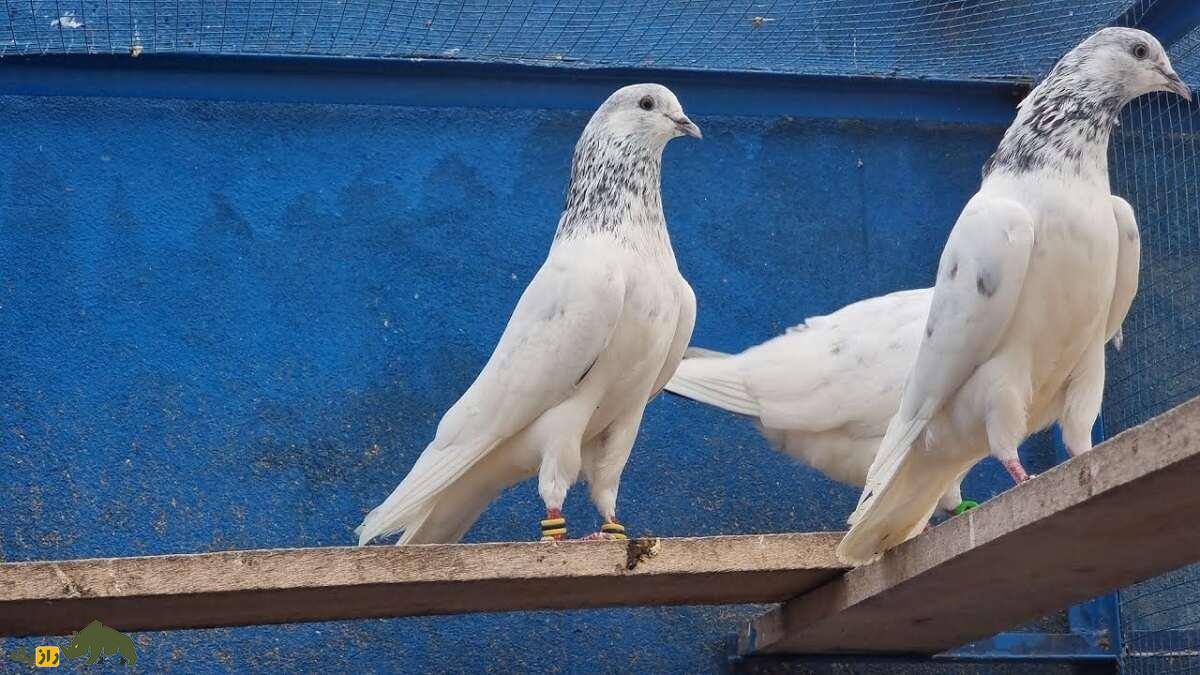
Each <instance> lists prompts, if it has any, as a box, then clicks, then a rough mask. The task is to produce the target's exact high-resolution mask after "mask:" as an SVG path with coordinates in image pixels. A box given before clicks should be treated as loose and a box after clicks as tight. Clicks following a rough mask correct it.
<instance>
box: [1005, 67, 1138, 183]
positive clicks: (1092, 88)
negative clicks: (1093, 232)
mask: <svg viewBox="0 0 1200 675" xmlns="http://www.w3.org/2000/svg"><path fill="white" fill-rule="evenodd" d="M1126 102H1127V99H1126V97H1125V96H1124V94H1123V92H1122V91H1121V90H1120V89H1119V88H1116V87H1114V86H1113V85H1112V83H1111V82H1099V81H1096V80H1094V79H1090V78H1087V77H1085V76H1083V75H1082V74H1081V73H1080V71H1079V69H1078V64H1075V63H1071V62H1067V61H1064V62H1062V63H1059V64H1058V66H1056V67H1055V68H1054V70H1053V71H1052V72H1051V73H1050V75H1049V76H1048V77H1047V78H1046V79H1045V80H1044V81H1043V82H1042V83H1041V84H1039V85H1038V86H1037V87H1036V88H1034V90H1033V91H1031V92H1030V93H1029V95H1028V96H1026V97H1025V100H1023V101H1021V105H1020V106H1019V107H1018V112H1017V118H1016V120H1015V121H1014V122H1013V124H1012V126H1010V127H1009V128H1008V131H1007V132H1005V134H1004V139H1003V140H1002V141H1000V146H999V147H998V148H997V149H996V152H995V153H993V154H992V157H991V159H989V160H988V162H987V164H986V165H984V167H983V177H984V178H985V179H986V178H987V177H988V176H989V175H991V174H992V173H1010V174H1021V173H1031V172H1054V173H1058V174H1065V175H1071V176H1075V177H1080V178H1084V179H1088V180H1092V181H1095V182H1102V183H1103V184H1104V185H1105V186H1107V182H1108V140H1109V137H1110V136H1111V134H1112V130H1113V127H1114V126H1116V124H1117V115H1118V113H1120V111H1121V108H1122V107H1123V106H1124V105H1125V103H1126Z"/></svg>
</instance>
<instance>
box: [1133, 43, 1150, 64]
mask: <svg viewBox="0 0 1200 675" xmlns="http://www.w3.org/2000/svg"><path fill="white" fill-rule="evenodd" d="M1129 53H1130V54H1133V58H1135V59H1137V60H1139V61H1141V60H1142V59H1144V58H1146V57H1147V56H1150V48H1149V47H1147V46H1146V43H1144V42H1139V43H1137V44H1136V45H1134V46H1133V49H1131V50H1129Z"/></svg>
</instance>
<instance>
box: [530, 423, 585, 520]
mask: <svg viewBox="0 0 1200 675" xmlns="http://www.w3.org/2000/svg"><path fill="white" fill-rule="evenodd" d="M546 447H547V452H546V453H545V454H543V455H542V466H541V469H539V471H538V494H539V495H541V497H542V501H543V502H545V504H546V518H545V520H543V521H542V522H541V526H542V541H561V540H563V539H565V538H566V536H567V519H566V518H564V517H563V512H562V507H563V502H564V501H566V498H567V490H568V489H570V487H571V484H572V483H574V482H575V479H576V478H577V477H578V476H579V441H577V440H576V441H574V442H570V441H568V442H563V443H548V444H547V445H546Z"/></svg>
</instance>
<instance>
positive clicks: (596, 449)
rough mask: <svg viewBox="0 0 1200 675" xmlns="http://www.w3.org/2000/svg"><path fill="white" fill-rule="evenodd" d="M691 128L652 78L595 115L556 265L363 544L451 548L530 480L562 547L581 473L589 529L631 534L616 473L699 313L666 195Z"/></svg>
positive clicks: (582, 147) (548, 265) (575, 168)
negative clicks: (594, 514) (672, 233)
mask: <svg viewBox="0 0 1200 675" xmlns="http://www.w3.org/2000/svg"><path fill="white" fill-rule="evenodd" d="M682 135H688V136H692V137H695V138H700V137H701V135H700V129H699V128H698V127H697V126H696V125H695V124H693V123H692V121H691V120H689V119H688V118H687V116H686V115H684V113H683V109H682V107H680V105H679V101H678V100H677V99H676V98H675V95H674V94H673V93H671V91H670V90H669V89H667V88H666V87H663V86H661V85H657V84H639V85H633V86H629V87H624V88H622V89H619V90H617V91H616V92H615V93H614V94H613V95H612V96H610V97H609V98H608V100H607V101H605V102H604V104H603V105H601V106H600V108H599V109H598V110H597V111H596V113H595V114H594V115H592V118H591V120H590V121H589V122H588V124H587V127H586V128H585V129H584V130H583V135H582V136H581V137H580V139H579V142H578V144H577V145H576V146H575V156H574V159H573V161H572V164H571V183H570V186H569V187H568V188H567V201H566V206H565V207H564V208H563V213H562V216H561V217H560V219H559V221H558V230H557V231H556V232H555V235H554V243H553V244H552V245H551V247H550V254H549V256H548V257H547V259H546V262H545V263H544V264H543V265H542V268H541V269H540V270H538V273H537V274H536V275H535V276H534V278H533V280H532V281H531V282H530V284H529V287H528V288H526V289H525V293H524V294H523V295H522V296H521V299H520V301H519V302H518V303H517V308H516V310H514V312H513V315H512V318H511V319H509V322H508V326H507V327H506V328H505V329H504V334H503V335H501V336H500V342H499V344H498V345H497V346H496V350H495V351H494V352H493V353H492V357H491V358H490V359H489V360H488V362H487V365H485V366H484V368H483V372H481V373H480V374H479V376H478V377H477V378H476V379H475V382H474V383H473V384H472V385H471V387H470V388H469V389H467V392H466V393H465V394H463V395H462V398H460V399H459V400H458V401H457V402H456V403H455V404H454V406H453V407H451V408H450V410H449V411H447V412H446V414H445V416H444V417H442V420H441V423H439V424H438V429H437V434H436V435H435V437H434V439H433V442H432V443H430V444H429V445H428V446H427V447H426V448H425V451H424V452H422V453H421V456H420V457H418V458H417V462H416V464H415V465H414V466H413V468H412V470H410V471H409V473H408V475H407V476H405V478H404V480H403V481H402V482H401V483H400V485H399V486H398V487H397V488H396V489H395V490H394V491H393V492H392V494H391V496H389V497H388V498H387V500H385V501H384V502H383V503H382V504H380V505H379V506H377V507H376V508H375V509H374V510H372V511H371V512H370V513H368V514H367V517H366V519H365V520H363V523H362V525H361V526H360V527H359V528H358V534H359V545H363V544H366V543H367V542H369V541H371V540H372V539H375V538H376V537H382V536H388V535H391V534H395V533H397V532H403V535H402V536H401V537H400V540H399V543H400V544H426V543H449V542H456V541H458V540H459V539H461V538H462V536H463V534H465V533H466V531H467V530H468V529H469V528H470V527H471V525H472V524H473V523H474V522H475V520H476V519H477V518H478V517H479V514H480V513H482V512H483V509H484V508H486V507H487V505H488V504H489V503H490V502H491V501H492V500H493V499H495V498H496V496H497V495H498V494H499V493H500V492H501V491H502V490H504V489H505V488H507V487H509V486H511V485H513V484H515V483H517V482H519V481H521V480H524V479H525V478H529V477H531V476H534V475H536V476H538V491H539V493H540V494H541V497H542V500H543V501H545V504H546V513H547V518H546V520H543V521H542V535H543V537H542V538H543V539H561V538H563V536H565V534H566V520H565V518H563V516H562V505H563V500H564V499H565V497H566V494H567V489H568V488H570V487H571V485H572V484H573V483H574V482H575V481H576V478H577V477H578V476H579V473H580V471H581V470H582V472H583V476H584V477H585V478H586V479H587V481H588V483H589V485H590V487H591V496H592V501H593V502H594V503H595V505H596V508H597V509H598V510H599V511H600V515H601V517H602V518H603V519H604V526H603V527H602V528H601V533H600V534H597V535H594V536H597V537H604V538H624V528H622V527H621V526H620V524H619V523H617V520H616V515H617V514H616V502H617V488H618V487H619V483H620V479H621V472H622V471H623V469H624V468H625V462H626V460H627V459H628V458H629V453H630V451H631V449H632V448H633V443H634V439H635V437H636V436H637V431H638V427H639V426H640V424H641V420H642V412H643V410H645V407H646V403H647V402H648V401H649V400H650V399H651V398H652V397H654V395H655V394H657V393H658V391H659V390H660V389H662V386H663V385H664V384H665V383H666V381H667V380H668V379H669V378H670V377H671V373H673V372H674V371H675V367H676V366H677V365H678V364H679V361H680V359H681V358H682V357H683V351H684V349H685V348H686V347H687V344H688V340H689V339H690V338H691V335H692V326H693V325H694V324H695V319H696V298H695V295H694V294H693V293H692V289H691V287H690V286H689V285H688V283H687V282H686V281H685V280H684V279H683V277H682V276H681V275H680V273H679V268H678V267H677V266H676V263H675V254H674V252H673V250H672V249H671V241H670V238H669V237H668V235H667V224H666V220H665V218H664V216H663V210H662V195H661V190H660V177H661V166H662V152H663V148H664V147H665V146H666V144H667V142H668V141H670V140H671V139H672V138H675V137H677V136H682Z"/></svg>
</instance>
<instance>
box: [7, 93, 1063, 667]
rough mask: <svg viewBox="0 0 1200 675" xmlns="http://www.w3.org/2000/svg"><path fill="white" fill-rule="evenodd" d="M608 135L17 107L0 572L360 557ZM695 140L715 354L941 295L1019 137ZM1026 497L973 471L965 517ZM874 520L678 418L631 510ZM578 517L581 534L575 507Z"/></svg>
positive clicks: (441, 652)
mask: <svg viewBox="0 0 1200 675" xmlns="http://www.w3.org/2000/svg"><path fill="white" fill-rule="evenodd" d="M601 98H602V97H600V98H597V99H596V100H595V101H594V103H597V104H598V103H599V102H600V100H601ZM683 103H684V106H685V108H686V107H689V101H688V99H687V98H686V96H684V97H683ZM751 107H752V106H749V105H748V106H747V108H751ZM588 114H589V113H588V112H586V111H578V110H562V109H557V110H544V109H523V108H521V107H519V106H517V107H510V108H508V109H499V108H483V109H476V108H462V107H459V108H418V107H393V106H377V105H336V104H303V103H295V102H286V103H271V102H258V103H255V102H216V101H187V100H177V99H176V100H161V99H130V98H72V97H69V96H51V97H28V96H4V97H0V116H2V118H3V122H4V124H3V130H2V131H0V472H2V473H3V475H4V480H3V484H2V486H0V503H2V504H3V505H4V506H3V509H2V510H0V553H2V554H3V557H4V559H5V560H9V561H14V560H33V559H51V558H75V557H85V556H117V555H136V554H153V553H169V552H184V551H211V550H224V549H233V548H262V547H280V546H321V545H334V544H348V543H351V542H352V541H353V537H352V529H353V527H354V526H356V525H357V524H358V522H359V521H360V519H361V517H362V515H363V513H364V512H365V511H366V510H368V509H369V508H371V507H372V506H374V505H375V504H376V503H377V502H378V501H379V500H380V499H382V498H383V497H384V496H386V494H387V493H388V491H389V490H390V489H391V488H392V487H393V486H394V484H395V483H396V482H397V481H398V480H399V479H400V478H401V477H402V476H403V474H404V473H405V471H406V470H407V468H408V467H409V465H410V464H411V462H412V461H413V460H414V458H415V457H416V456H417V454H418V453H419V452H420V450H421V449H422V447H423V446H424V445H425V443H426V442H427V441H428V439H429V438H430V436H431V435H432V433H433V430H434V428H435V425H436V423H437V420H438V418H439V415H440V413H441V412H442V411H443V410H444V409H445V408H446V407H447V406H448V405H449V404H450V403H451V402H453V400H454V399H455V398H456V397H457V396H458V394H459V393H460V392H461V391H462V390H463V389H464V388H465V387H466V386H467V385H468V384H469V383H470V381H471V380H472V378H473V377H474V375H475V373H476V372H477V370H478V369H479V368H480V367H481V366H482V364H483V363H484V361H485V360H486V358H487V356H488V354H489V353H490V350H491V347H492V345H493V343H494V341H495V339H496V338H497V336H498V335H499V333H500V331H501V329H502V328H503V326H504V324H505V322H506V320H507V318H508V313H509V311H510V309H511V307H512V306H513V304H514V303H515V301H516V299H517V297H518V296H519V294H520V292H521V291H522V289H523V288H524V286H525V284H526V283H527V282H528V281H529V279H530V277H531V275H532V274H533V273H534V271H535V270H536V269H537V267H538V266H539V264H540V263H541V260H542V258H543V256H544V253H545V250H546V248H547V246H548V244H549V241H550V239H551V236H552V234H553V230H554V226H555V222H556V218H557V214H558V209H559V208H560V206H561V202H562V195H563V191H564V187H565V184H566V175H567V169H568V166H569V162H570V154H571V150H572V147H573V144H574V142H575V139H576V137H577V136H578V134H579V132H580V131H581V130H582V128H583V126H584V124H585V122H586V120H587V117H588ZM694 117H695V118H696V119H697V121H698V123H699V124H700V125H701V126H702V128H703V129H704V132H705V140H704V141H703V142H692V141H689V140H688V139H681V140H677V141H675V142H673V143H672V144H671V145H670V146H669V148H668V150H667V152H666V156H665V160H664V161H665V168H664V178H663V190H664V200H665V205H666V211H667V216H668V220H669V223H670V226H671V233H672V237H673V241H674V245H675V249H676V253H677V256H678V258H679V262H680V267H681V268H682V270H683V272H684V274H685V275H686V276H687V277H688V278H689V280H690V281H691V282H692V285H693V286H694V288H695V290H696V294H697V296H698V298H699V308H700V310H699V311H700V315H699V321H698V323H697V327H696V333H695V339H694V342H695V343H697V344H701V345H704V346H708V347H713V348H720V349H739V348H742V347H745V346H748V345H750V344H753V343H755V342H758V341H761V340H763V339H766V338H768V337H770V336H772V335H775V334H777V333H779V332H780V331H782V330H783V329H784V328H785V327H786V326H788V325H791V324H794V323H797V322H799V321H800V320H802V319H803V318H804V317H806V316H808V315H811V314H814V313H820V312H827V311H830V310H833V309H836V308H838V307H840V306H842V305H843V304H845V303H847V302H851V301H853V300H857V299H860V298H863V297H866V296H869V295H874V294H879V293H884V292H887V291H891V290H895V289H898V288H907V287H916V286H920V285H925V284H929V283H931V281H932V279H933V274H934V269H935V266H936V260H937V257H938V254H939V253H940V249H941V246H942V243H943V242H944V238H945V235H946V233H947V232H948V230H949V227H950V226H951V224H952V223H953V221H954V219H955V217H956V216H957V213H958V210H959V209H960V208H961V206H962V204H963V202H964V201H965V199H966V198H967V197H968V196H969V195H970V194H971V192H973V191H974V189H975V188H976V186H977V184H978V180H979V167H980V166H981V165H982V163H983V161H984V160H985V159H986V157H987V155H988V154H989V152H990V151H991V149H992V147H993V146H994V144H995V142H996V141H997V140H998V138H999V135H1000V132H1001V131H1002V128H1003V126H1002V124H976V125H969V124H963V123H939V122H931V121H927V122H920V123H913V122H888V121H881V120H875V121H860V120H852V119H816V118H803V117H797V118H791V117H786V116H783V115H760V116H754V115H745V116H736V115H722V116H713V115H704V114H698V115H694ZM1035 445H1036V444H1035ZM1051 456H1052V453H1051V452H1050V451H1049V449H1048V446H1047V445H1046V444H1044V443H1043V444H1040V445H1036V447H1035V448H1033V449H1032V450H1031V452H1030V453H1029V455H1028V456H1027V459H1028V464H1029V465H1030V468H1031V470H1033V471H1038V470H1042V469H1044V468H1045V467H1046V466H1047V465H1048V464H1049V462H1050V457H1051ZM1006 487H1007V478H1006V477H1005V476H1004V474H1003V471H1002V470H1000V469H999V467H998V466H994V465H993V463H991V462H985V463H984V464H983V465H981V466H980V467H979V468H978V469H977V470H976V471H975V472H974V473H973V474H972V476H971V478H970V480H969V481H968V488H969V489H968V494H969V496H972V497H976V498H979V497H985V496H988V495H990V494H992V493H994V492H996V491H998V490H1000V489H1004V488H1006ZM855 498H856V493H855V492H854V491H853V490H851V489H849V488H847V487H844V486H840V485H837V484H834V483H831V482H830V481H828V480H826V479H825V478H823V477H822V476H820V475H818V474H816V473H815V472H813V471H811V470H808V469H806V468H804V467H801V466H798V465H797V464H795V463H793V462H792V461H790V460H788V459H786V458H784V457H783V456H781V455H778V454H776V453H773V452H771V451H770V450H769V449H768V447H767V445H766V443H765V442H764V441H763V440H762V439H761V438H759V437H758V436H757V435H756V433H755V432H754V430H753V429H752V427H751V426H750V424H749V423H747V422H745V421H744V420H740V419H738V418H736V417H734V416H732V415H728V414H724V413H717V412H714V411H712V410H709V409H705V408H702V407H700V406H698V405H695V404H692V403H690V402H686V401H681V400H678V399H674V398H669V397H663V398H660V399H658V400H656V401H655V402H654V403H653V404H652V405H651V406H650V409H649V410H648V412H647V416H646V422H645V424H644V426H643V430H642V433H641V436H640V439H639V443H638V446H637V447H636V449H635V452H634V454H633V457H632V460H631V461H630V464H629V467H628V469H627V471H626V474H625V480H624V483H623V490H622V494H621V500H620V502H619V508H620V511H621V515H622V518H623V520H624V521H625V522H626V524H627V526H628V527H629V528H630V530H631V531H632V532H634V533H637V534H648V533H653V534H659V535H698V534H717V533H743V532H774V531H788V530H828V529H839V528H840V526H841V523H842V522H843V520H844V517H845V516H846V514H847V513H848V512H849V510H850V509H851V507H852V505H853V503H854V501H855ZM541 508H542V507H541V502H540V501H539V500H538V498H537V495H536V491H535V489H534V487H533V485H532V484H525V485H521V486H519V487H518V488H515V489H513V490H511V491H510V492H508V493H507V494H505V495H504V496H503V498H502V499H500V500H499V501H498V502H497V503H496V504H494V505H493V506H492V507H491V508H490V509H489V510H488V511H487V512H486V513H485V515H484V517H483V518H482V519H481V520H480V522H479V523H478V525H477V526H476V527H475V528H474V529H473V530H472V531H471V532H470V534H469V535H468V541H490V540H506V539H530V538H532V537H533V536H534V534H535V530H536V521H537V520H538V519H539V518H540V517H541V513H542V512H541ZM567 512H568V515H569V517H570V518H571V519H572V523H573V524H574V528H575V529H576V530H577V531H586V529H587V527H588V525H590V524H592V523H594V514H593V512H592V510H591V507H590V505H589V504H588V503H587V500H586V497H585V495H584V491H583V490H579V489H577V490H576V491H575V492H574V493H573V494H572V495H571V498H570V499H569V500H568V504H567ZM757 611H759V610H758V609H757V608H754V607H729V608H672V609H627V610H626V609H622V610H606V611H593V612H585V613H570V612H566V613H539V614H513V615H503V616H465V617H442V618H418V619H402V620H388V621H364V622H340V623H333V624H317V625H301V626H283V627H264V628H245V629H221V630H204V631H186V632H175V633H147V634H142V635H139V636H137V640H138V643H139V645H141V647H140V650H141V661H140V663H139V669H142V670H144V671H145V672H151V671H156V672H165V671H175V672H184V671H221V670H242V669H244V668H248V667H253V669H255V670H267V669H270V670H276V671H284V672H301V671H307V670H311V669H313V668H316V667H328V668H331V669H332V670H333V671H334V672H338V671H342V670H345V671H347V672H349V671H350V670H351V669H353V670H354V671H363V672H382V671H389V670H399V669H403V670H417V669H420V668H422V667H424V668H430V667H434V668H437V669H438V670H445V671H451V672H467V671H478V670H495V671H499V670H504V671H518V670H550V671H591V670H595V671H604V672H617V671H669V672H696V671H710V670H715V669H717V668H719V667H721V664H723V663H724V660H725V656H726V643H725V640H726V637H727V635H728V634H730V633H732V631H733V630H734V629H735V628H736V626H737V625H738V624H739V622H740V621H741V620H742V619H745V618H747V617H749V616H751V615H753V614H755V613H756V612H757ZM35 642H36V641H29V640H25V641H13V640H10V641H7V642H6V643H5V645H4V646H5V647H6V648H15V647H17V646H18V645H31V644H34V643H35ZM814 667H816V666H814ZM946 668H947V666H939V667H938V668H937V672H946ZM962 672H983V671H982V670H979V668H978V667H971V668H967V670H964V671H962Z"/></svg>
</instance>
